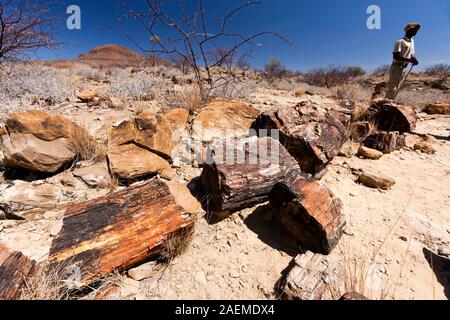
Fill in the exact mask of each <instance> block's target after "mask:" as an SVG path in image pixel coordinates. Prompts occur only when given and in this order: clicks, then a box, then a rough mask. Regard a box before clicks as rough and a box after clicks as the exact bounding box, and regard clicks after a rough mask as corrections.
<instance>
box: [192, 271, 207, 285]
mask: <svg viewBox="0 0 450 320" xmlns="http://www.w3.org/2000/svg"><path fill="white" fill-rule="evenodd" d="M194 280H195V282H197V283H198V284H200V285H202V286H205V285H206V283H207V279H206V276H205V273H204V272H203V271H199V272H197V274H196V275H195V278H194Z"/></svg>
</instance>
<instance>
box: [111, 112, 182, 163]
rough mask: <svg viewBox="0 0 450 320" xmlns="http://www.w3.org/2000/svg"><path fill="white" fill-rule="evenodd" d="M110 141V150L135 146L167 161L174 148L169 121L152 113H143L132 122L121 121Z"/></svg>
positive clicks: (113, 130)
mask: <svg viewBox="0 0 450 320" xmlns="http://www.w3.org/2000/svg"><path fill="white" fill-rule="evenodd" d="M110 141H111V146H112V148H114V147H117V146H122V145H126V144H135V145H137V146H139V147H141V148H143V149H147V150H149V151H151V152H153V153H155V154H157V155H159V156H160V157H162V158H164V159H168V160H170V159H171V157H172V150H173V148H174V143H173V141H172V128H171V125H170V123H169V121H168V120H167V119H165V117H163V116H161V115H158V114H155V113H153V112H143V113H141V114H139V115H138V116H137V117H136V118H135V119H134V120H129V121H123V122H121V123H120V124H119V125H117V126H115V127H113V128H112V129H111V130H110Z"/></svg>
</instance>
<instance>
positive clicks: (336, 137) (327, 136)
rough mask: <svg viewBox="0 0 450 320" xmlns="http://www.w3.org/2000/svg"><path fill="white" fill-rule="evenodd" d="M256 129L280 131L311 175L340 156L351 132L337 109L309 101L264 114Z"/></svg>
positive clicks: (260, 117) (292, 153) (284, 140)
mask: <svg viewBox="0 0 450 320" xmlns="http://www.w3.org/2000/svg"><path fill="white" fill-rule="evenodd" d="M252 129H255V130H257V131H259V130H261V129H267V130H269V131H271V130H274V129H275V130H279V134H280V141H281V143H282V144H283V146H284V147H285V148H286V149H287V150H288V151H289V153H290V154H291V155H292V156H293V157H294V158H295V159H296V160H297V161H298V163H299V164H300V167H301V168H302V170H303V171H304V172H308V173H311V174H315V173H317V172H319V171H321V170H322V169H323V168H324V167H325V166H326V165H327V164H328V162H329V161H330V160H331V159H333V158H334V157H335V156H337V154H338V153H339V151H340V150H341V147H342V145H343V144H344V143H345V141H346V140H347V131H346V129H345V127H344V125H343V124H342V122H341V121H340V117H339V116H338V113H337V112H332V111H327V110H325V109H322V108H320V107H319V106H317V105H315V104H313V103H308V102H305V103H300V104H298V105H296V106H294V107H290V108H283V109H280V110H279V111H277V112H275V113H264V114H262V115H260V116H259V117H258V118H257V119H256V120H255V122H254V123H253V125H252ZM269 135H270V132H269Z"/></svg>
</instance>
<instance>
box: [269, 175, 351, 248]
mask: <svg viewBox="0 0 450 320" xmlns="http://www.w3.org/2000/svg"><path fill="white" fill-rule="evenodd" d="M269 201H270V205H271V206H272V207H273V208H274V209H275V210H277V212H278V213H277V219H278V221H279V222H280V223H281V225H283V226H284V228H286V230H288V231H289V232H290V233H291V235H292V236H293V237H294V238H295V239H297V240H298V241H299V243H300V245H301V246H302V248H303V249H305V250H310V251H312V252H315V253H321V254H329V253H330V252H331V250H333V248H334V247H335V246H336V244H337V243H338V241H339V240H340V238H341V236H342V232H343V228H344V226H345V219H344V217H343V215H342V214H341V208H342V202H341V200H340V199H338V198H335V197H334V196H333V194H332V193H331V192H330V191H329V190H328V189H327V188H325V187H323V186H321V185H320V184H319V183H318V182H316V181H312V180H311V179H310V178H308V177H305V176H302V175H300V174H298V173H296V172H295V171H291V172H289V173H288V174H287V175H286V177H285V179H284V180H283V181H281V182H279V183H277V184H276V185H275V187H274V188H273V190H272V191H271V192H270V194H269Z"/></svg>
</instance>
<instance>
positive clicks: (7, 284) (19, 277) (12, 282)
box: [0, 245, 36, 300]
mask: <svg viewBox="0 0 450 320" xmlns="http://www.w3.org/2000/svg"><path fill="white" fill-rule="evenodd" d="M35 271H36V263H35V261H33V260H30V259H29V258H28V257H26V256H24V255H23V254H22V253H21V252H17V251H10V250H8V249H7V248H6V247H4V246H2V245H0V300H2V299H4V300H17V299H19V298H20V295H21V292H22V288H23V287H24V286H25V283H26V280H27V279H29V278H30V277H31V276H32V275H33V273H34V272H35Z"/></svg>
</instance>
